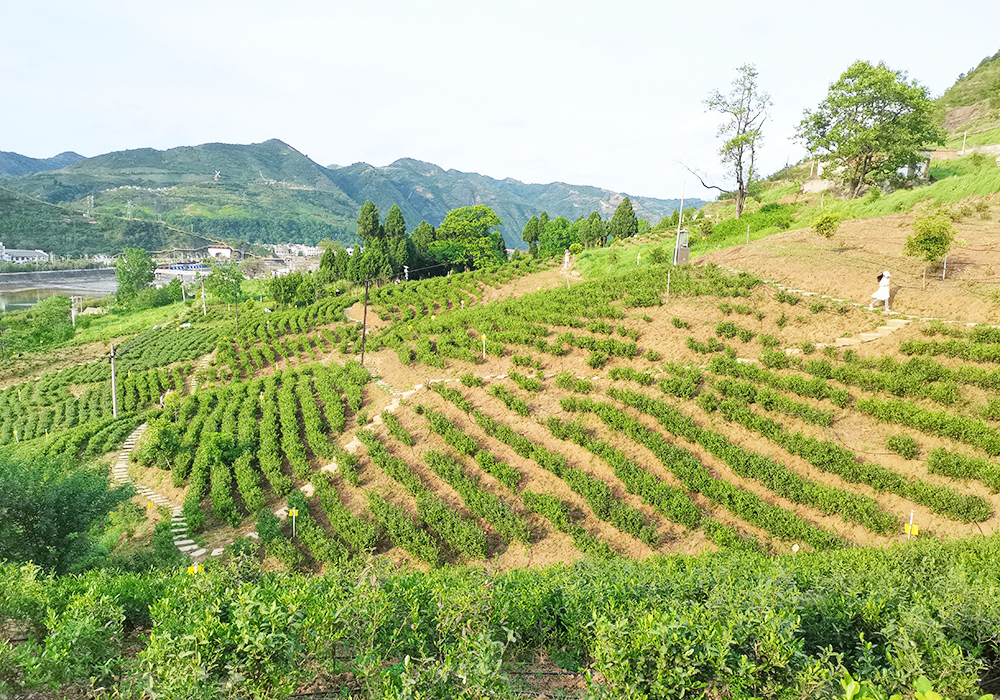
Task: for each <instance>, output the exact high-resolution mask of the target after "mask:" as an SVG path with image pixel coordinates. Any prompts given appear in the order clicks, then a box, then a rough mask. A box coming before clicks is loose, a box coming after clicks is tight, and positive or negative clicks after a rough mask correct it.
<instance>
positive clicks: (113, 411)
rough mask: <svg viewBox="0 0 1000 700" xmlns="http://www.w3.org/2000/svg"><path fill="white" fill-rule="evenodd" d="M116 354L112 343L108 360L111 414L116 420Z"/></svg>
mask: <svg viewBox="0 0 1000 700" xmlns="http://www.w3.org/2000/svg"><path fill="white" fill-rule="evenodd" d="M117 356H118V353H117V352H116V351H115V346H114V345H112V346H111V353H110V354H109V355H108V360H109V361H110V362H111V416H112V417H113V418H114V419H115V420H118V384H117V383H116V382H115V357H117Z"/></svg>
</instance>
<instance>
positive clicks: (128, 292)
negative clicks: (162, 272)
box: [115, 248, 156, 303]
mask: <svg viewBox="0 0 1000 700" xmlns="http://www.w3.org/2000/svg"><path fill="white" fill-rule="evenodd" d="M154 270H156V263H154V262H153V259H152V258H151V257H149V253H147V252H146V251H144V250H143V249H142V248H126V249H125V251H124V252H123V253H122V254H121V255H119V256H118V260H117V261H116V262H115V278H116V279H117V280H118V300H119V301H121V302H125V303H128V302H130V301H131V300H132V299H134V298H135V296H136V295H137V294H138V293H139V290H141V289H145V288H146V287H147V286H148V285H149V283H150V282H152V281H153V278H154V276H155V275H154V274H153V271H154Z"/></svg>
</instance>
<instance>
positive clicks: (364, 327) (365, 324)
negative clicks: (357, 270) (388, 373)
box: [361, 278, 372, 366]
mask: <svg viewBox="0 0 1000 700" xmlns="http://www.w3.org/2000/svg"><path fill="white" fill-rule="evenodd" d="M371 284H372V281H371V278H369V279H366V280H365V313H364V316H362V317H361V365H362V366H364V364H365V333H366V332H367V331H368V288H369V287H370V286H371Z"/></svg>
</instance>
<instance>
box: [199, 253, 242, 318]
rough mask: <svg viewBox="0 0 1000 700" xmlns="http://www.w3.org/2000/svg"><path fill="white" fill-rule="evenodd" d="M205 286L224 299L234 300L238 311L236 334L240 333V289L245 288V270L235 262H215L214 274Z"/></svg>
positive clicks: (209, 277) (207, 279)
mask: <svg viewBox="0 0 1000 700" xmlns="http://www.w3.org/2000/svg"><path fill="white" fill-rule="evenodd" d="M205 286H207V287H208V288H209V289H210V290H212V292H214V293H215V294H218V295H219V296H220V297H222V298H223V299H227V300H228V299H230V298H231V299H232V300H233V305H234V308H235V309H236V332H237V333H239V332H240V288H241V287H242V286H243V268H242V267H240V264H239V263H238V262H236V261H235V260H231V261H225V262H213V263H212V273H211V274H210V275H209V276H208V277H207V278H206V279H205Z"/></svg>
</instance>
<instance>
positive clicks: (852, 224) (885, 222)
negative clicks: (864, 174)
mask: <svg viewBox="0 0 1000 700" xmlns="http://www.w3.org/2000/svg"><path fill="white" fill-rule="evenodd" d="M912 224H913V215H912V214H897V215H894V216H885V217H880V218H877V219H857V220H853V221H845V222H843V223H841V225H840V228H839V229H838V231H837V233H836V234H835V235H834V237H833V238H832V239H831V240H827V239H826V238H823V237H822V236H820V235H818V234H816V233H815V232H813V230H812V229H797V230H794V231H785V232H782V233H776V234H773V235H771V236H767V237H766V238H762V239H760V240H758V241H752V242H751V243H750V245H742V246H737V247H735V248H730V249H728V250H724V251H719V252H717V253H712V254H710V255H708V256H706V257H705V258H703V259H702V262H715V263H718V264H720V265H724V266H726V267H730V268H735V269H739V270H746V271H748V272H752V273H754V274H756V275H760V276H761V277H763V278H765V279H769V280H774V281H776V282H779V283H781V284H784V285H787V286H791V287H795V288H798V289H803V290H809V291H813V292H818V293H820V294H826V295H829V296H832V297H837V298H839V299H847V300H852V301H855V302H861V303H864V304H868V303H869V302H870V301H871V296H870V295H871V294H872V293H873V292H874V291H875V290H876V289H877V288H878V281H877V279H876V278H877V276H878V274H879V272H881V271H882V270H883V269H888V270H889V271H890V273H891V279H892V285H891V286H890V294H891V297H890V300H889V306H890V308H891V309H892V310H893V311H895V312H898V313H902V314H909V315H912V316H917V317H920V318H939V319H945V320H949V321H960V322H963V323H997V322H998V321H1000V295H998V288H997V284H998V283H1000V224H998V223H997V222H996V221H992V220H983V219H977V218H968V219H965V220H962V221H959V222H957V223H956V224H955V226H956V228H957V229H958V234H957V236H956V244H955V245H954V246H953V247H952V250H951V255H950V256H949V258H948V262H947V270H946V271H945V272H946V276H945V279H944V280H942V279H941V274H942V266H941V265H938V266H936V268H932V267H928V268H927V270H926V274H927V278H926V280H925V279H924V273H925V265H924V264H923V262H921V261H920V260H918V259H916V258H912V257H909V256H907V255H904V254H903V245H904V244H905V243H906V237H907V236H909V235H912V233H913V226H912Z"/></svg>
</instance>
